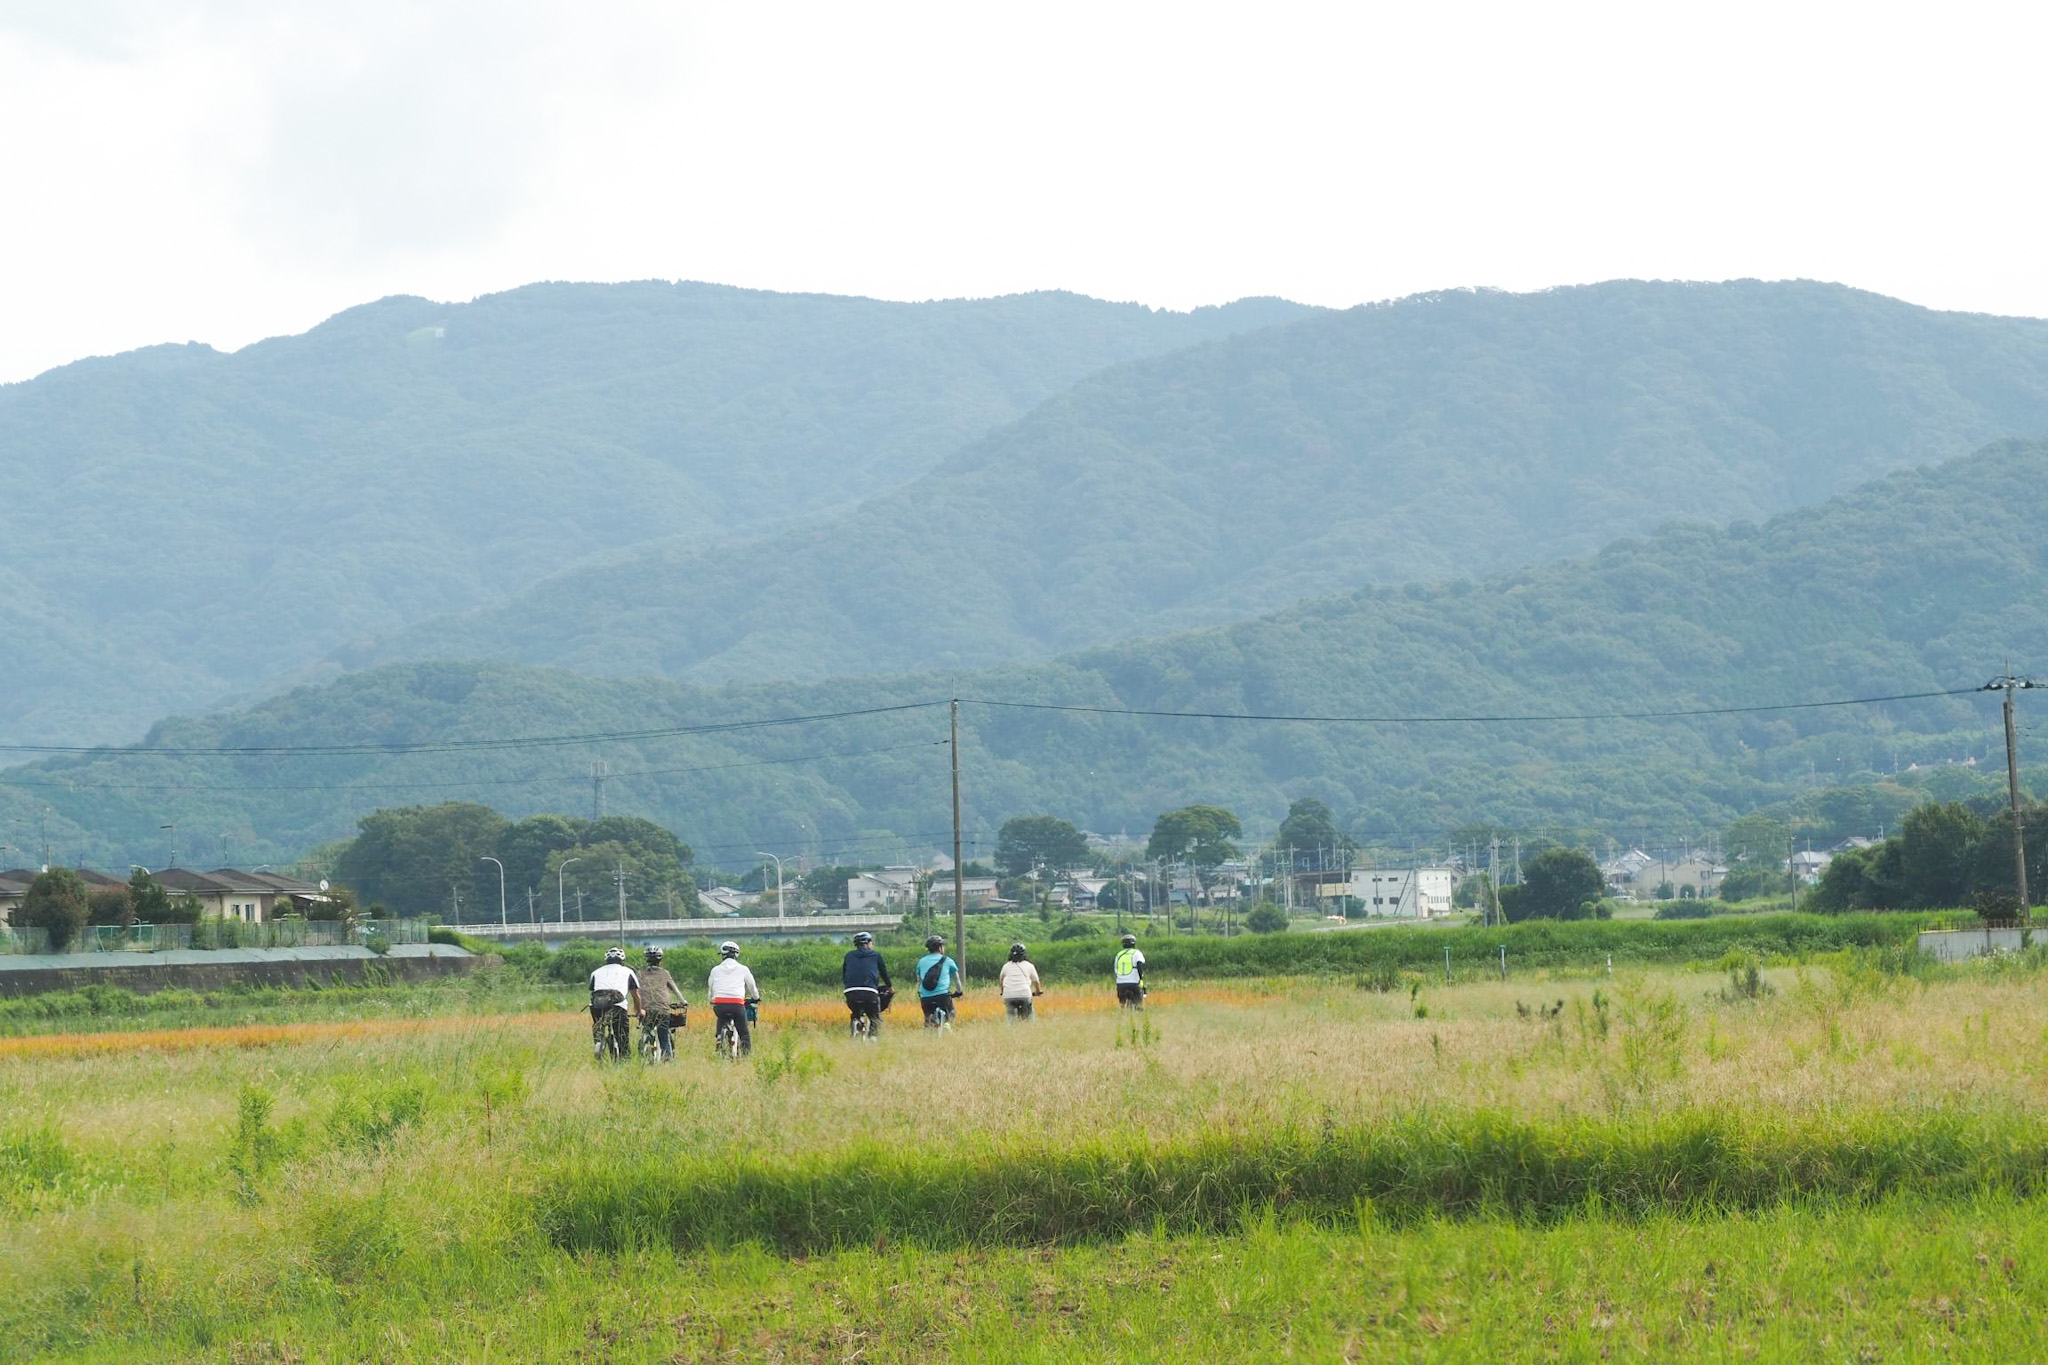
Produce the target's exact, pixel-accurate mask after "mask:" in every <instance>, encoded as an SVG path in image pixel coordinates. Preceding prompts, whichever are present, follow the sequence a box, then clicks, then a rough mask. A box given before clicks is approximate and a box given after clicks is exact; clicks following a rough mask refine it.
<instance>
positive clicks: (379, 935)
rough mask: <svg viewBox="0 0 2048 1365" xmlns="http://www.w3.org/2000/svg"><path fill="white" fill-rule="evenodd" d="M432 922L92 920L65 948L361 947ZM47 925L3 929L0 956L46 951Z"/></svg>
mask: <svg viewBox="0 0 2048 1365" xmlns="http://www.w3.org/2000/svg"><path fill="white" fill-rule="evenodd" d="M428 928H429V922H428V921H426V920H423V919H400V920H359V921H357V922H355V923H353V924H350V923H344V922H343V921H340V920H308V919H295V918H290V917H287V918H284V919H275V920H271V921H269V922H267V923H264V924H247V923H244V922H243V921H241V920H233V919H216V920H201V921H200V922H199V923H197V924H133V925H128V926H126V927H123V926H121V925H117V924H88V925H86V926H85V928H83V929H81V930H79V931H78V933H77V935H75V936H74V937H73V938H72V940H71V944H70V946H69V947H67V948H65V949H64V951H65V952H66V953H81V954H83V953H161V952H169V951H173V950H178V949H192V950H198V951H201V952H206V951H215V950H219V949H222V948H341V947H352V946H353V947H360V946H363V945H365V944H367V943H368V942H369V941H370V940H372V939H380V940H382V941H383V942H385V943H425V942H426V941H427V929H428ZM49 951H50V931H49V930H47V929H15V928H7V929H0V955H5V954H45V953H48V952H49Z"/></svg>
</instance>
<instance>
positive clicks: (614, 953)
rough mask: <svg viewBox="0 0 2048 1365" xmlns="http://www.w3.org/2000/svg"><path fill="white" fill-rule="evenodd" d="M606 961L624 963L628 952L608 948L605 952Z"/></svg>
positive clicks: (621, 949)
mask: <svg viewBox="0 0 2048 1365" xmlns="http://www.w3.org/2000/svg"><path fill="white" fill-rule="evenodd" d="M604 960H605V961H606V962H624V961H625V960H626V950H625V949H624V948H607V949H605V950H604Z"/></svg>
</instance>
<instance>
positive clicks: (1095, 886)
mask: <svg viewBox="0 0 2048 1365" xmlns="http://www.w3.org/2000/svg"><path fill="white" fill-rule="evenodd" d="M1115 882H1116V878H1114V877H1069V878H1068V879H1067V883H1066V886H1065V887H1064V888H1062V889H1064V890H1065V891H1066V893H1067V899H1068V901H1069V902H1070V903H1071V904H1072V905H1073V907H1074V908H1075V909H1076V910H1093V909H1095V907H1096V905H1097V904H1098V903H1099V902H1100V900H1101V897H1102V888H1103V887H1105V886H1111V885H1114V884H1115Z"/></svg>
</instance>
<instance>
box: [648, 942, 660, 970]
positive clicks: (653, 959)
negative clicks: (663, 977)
mask: <svg viewBox="0 0 2048 1365" xmlns="http://www.w3.org/2000/svg"><path fill="white" fill-rule="evenodd" d="M659 961H661V949H659V948H657V947H655V946H654V945H652V944H649V945H648V947H647V965H648V966H650V967H652V966H653V965H654V964H655V963H657V962H659Z"/></svg>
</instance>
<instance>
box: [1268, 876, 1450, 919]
mask: <svg viewBox="0 0 2048 1365" xmlns="http://www.w3.org/2000/svg"><path fill="white" fill-rule="evenodd" d="M1294 886H1295V896H1296V900H1297V901H1298V902H1299V903H1303V904H1308V905H1314V904H1317V903H1319V902H1321V903H1327V902H1330V901H1335V900H1343V899H1345V898H1347V897H1348V898H1349V899H1352V900H1355V901H1357V902H1359V903H1360V904H1361V905H1363V906H1364V907H1365V912H1366V913H1367V914H1368V915H1386V916H1391V917H1395V918H1402V919H1431V918H1433V917H1435V916H1438V915H1448V914H1450V913H1451V896H1452V894H1453V893H1454V892H1456V891H1457V889H1458V874H1457V871H1456V870H1455V869H1453V868H1449V867H1445V866H1442V865H1441V864H1439V865H1435V866H1430V867H1354V868H1351V869H1349V870H1348V871H1341V870H1334V869H1333V870H1331V871H1328V872H1297V873H1295V874H1294Z"/></svg>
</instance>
